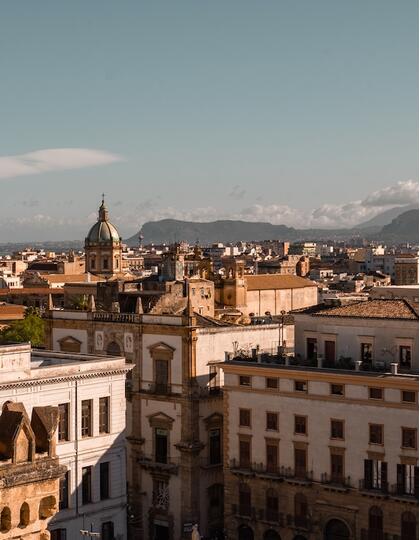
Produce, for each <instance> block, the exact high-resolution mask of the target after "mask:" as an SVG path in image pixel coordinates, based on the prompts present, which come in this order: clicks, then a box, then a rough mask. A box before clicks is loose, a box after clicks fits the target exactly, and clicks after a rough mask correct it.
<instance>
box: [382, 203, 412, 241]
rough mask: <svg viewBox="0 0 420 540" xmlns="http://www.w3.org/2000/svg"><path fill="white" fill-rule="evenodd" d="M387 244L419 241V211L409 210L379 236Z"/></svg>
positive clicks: (394, 220)
mask: <svg viewBox="0 0 420 540" xmlns="http://www.w3.org/2000/svg"><path fill="white" fill-rule="evenodd" d="M377 237H378V239H381V240H382V239H383V240H384V241H385V242H415V243H418V241H419V210H418V209H414V210H408V212H404V213H403V214H401V215H399V216H397V217H396V218H395V219H393V220H392V221H391V223H389V224H388V225H385V227H383V228H382V230H381V231H380V232H379V233H378V234H377Z"/></svg>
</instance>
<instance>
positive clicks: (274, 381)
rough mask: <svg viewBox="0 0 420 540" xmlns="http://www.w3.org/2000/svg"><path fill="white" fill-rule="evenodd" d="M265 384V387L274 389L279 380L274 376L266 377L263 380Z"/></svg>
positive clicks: (277, 385)
mask: <svg viewBox="0 0 420 540" xmlns="http://www.w3.org/2000/svg"><path fill="white" fill-rule="evenodd" d="M265 384H266V387H267V388H271V389H273V390H276V389H277V388H278V387H279V380H278V379H276V378H274V377H267V378H266V380H265Z"/></svg>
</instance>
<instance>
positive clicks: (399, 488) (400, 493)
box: [389, 484, 419, 500]
mask: <svg viewBox="0 0 420 540" xmlns="http://www.w3.org/2000/svg"><path fill="white" fill-rule="evenodd" d="M389 493H390V495H394V496H397V497H404V498H408V499H413V500H418V498H419V492H418V490H417V489H416V488H415V486H414V484H413V486H412V488H411V489H409V488H407V487H406V486H404V485H403V484H392V485H391V486H390V487H389Z"/></svg>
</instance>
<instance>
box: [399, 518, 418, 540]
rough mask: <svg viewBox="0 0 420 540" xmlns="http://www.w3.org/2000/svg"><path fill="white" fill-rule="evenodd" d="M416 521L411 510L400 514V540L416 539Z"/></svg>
mask: <svg viewBox="0 0 420 540" xmlns="http://www.w3.org/2000/svg"><path fill="white" fill-rule="evenodd" d="M416 538H417V521H416V516H415V515H414V514H413V513H412V512H404V513H403V514H401V540H416Z"/></svg>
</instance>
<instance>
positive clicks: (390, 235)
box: [126, 205, 419, 246]
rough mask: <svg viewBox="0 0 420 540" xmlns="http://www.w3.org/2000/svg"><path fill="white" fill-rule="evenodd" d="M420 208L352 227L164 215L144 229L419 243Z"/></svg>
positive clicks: (161, 233) (162, 239)
mask: <svg viewBox="0 0 420 540" xmlns="http://www.w3.org/2000/svg"><path fill="white" fill-rule="evenodd" d="M418 221H419V210H418V207H415V206H414V205H409V206H406V207H397V208H392V209H390V210H387V211H386V212H383V213H382V214H379V215H378V216H376V217H375V218H373V219H371V220H369V221H366V222H364V223H361V224H360V225H358V226H356V227H353V228H347V229H346V228H342V229H295V228H293V227H287V226H286V225H273V224H271V223H265V222H249V221H240V220H218V221H210V222H193V221H181V220H176V219H161V220H159V221H148V222H147V223H145V224H144V225H143V227H142V229H141V233H142V235H143V241H144V243H145V244H150V243H154V244H163V243H172V242H180V241H186V242H189V243H195V242H199V243H200V244H210V243H214V242H231V243H234V242H239V241H241V240H242V241H261V240H270V239H277V240H281V241H292V242H296V241H302V240H305V241H328V240H348V239H350V238H354V237H356V236H362V237H364V238H366V239H368V240H377V241H381V242H392V243H404V242H411V243H418ZM138 236H139V233H138V234H136V235H134V236H131V237H130V238H128V239H127V240H126V242H127V244H128V245H130V246H135V245H137V244H138Z"/></svg>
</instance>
